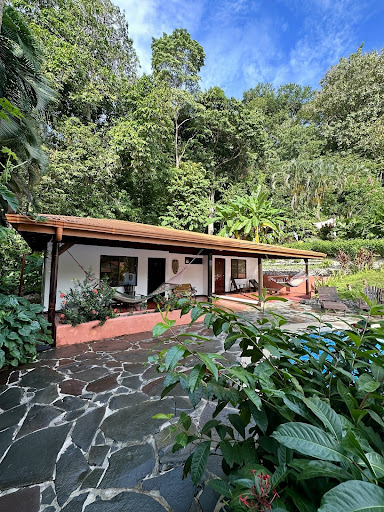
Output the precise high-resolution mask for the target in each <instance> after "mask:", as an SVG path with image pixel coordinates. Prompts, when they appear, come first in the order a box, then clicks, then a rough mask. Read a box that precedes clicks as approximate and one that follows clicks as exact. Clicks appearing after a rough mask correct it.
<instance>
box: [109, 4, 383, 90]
mask: <svg viewBox="0 0 384 512" xmlns="http://www.w3.org/2000/svg"><path fill="white" fill-rule="evenodd" d="M115 2H116V3H117V4H118V5H119V6H120V7H121V8H123V9H124V10H125V12H126V18H127V20H128V23H129V32H130V36H131V37H132V38H133V41H134V47H135V48H136V51H137V53H138V56H139V59H140V63H141V66H142V70H143V71H144V72H150V70H151V42H152V37H161V35H162V33H163V32H167V33H168V34H169V33H171V32H172V31H173V30H174V29H175V28H186V29H187V30H188V31H189V32H190V34H191V36H192V37H193V38H194V39H197V41H198V42H199V43H200V44H201V45H202V46H203V48H204V50H205V53H206V56H207V57H206V65H205V67H204V68H203V70H202V73H201V75H202V86H203V88H208V87H211V86H214V85H218V86H220V87H222V88H223V89H224V90H225V92H226V93H227V94H229V95H236V96H238V97H241V94H242V92H243V91H245V90H247V89H249V88H250V87H253V86H255V85H256V83H257V82H259V81H269V82H272V83H274V84H275V85H280V84H282V83H287V82H297V83H301V84H302V85H308V84H309V85H312V86H316V85H317V83H318V81H319V80H320V79H321V78H322V77H323V76H324V74H325V72H326V71H327V69H328V68H329V67H330V66H331V65H333V64H336V63H337V62H338V61H339V59H340V58H341V57H342V56H347V55H349V53H351V52H352V51H355V50H356V49H357V47H358V46H359V45H360V43H361V41H358V40H356V27H357V24H358V23H361V22H362V21H364V20H365V19H366V18H367V17H368V16H369V15H371V16H372V12H374V9H373V8H369V7H372V5H373V4H374V2H375V0H305V1H303V0H275V1H274V2H271V3H269V2H265V1H262V0H194V1H188V0H115Z"/></svg>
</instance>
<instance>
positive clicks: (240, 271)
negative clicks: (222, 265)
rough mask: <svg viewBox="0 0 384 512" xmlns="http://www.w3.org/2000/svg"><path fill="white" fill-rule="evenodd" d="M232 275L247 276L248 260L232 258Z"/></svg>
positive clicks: (236, 276) (238, 277)
mask: <svg viewBox="0 0 384 512" xmlns="http://www.w3.org/2000/svg"><path fill="white" fill-rule="evenodd" d="M231 277H233V278H234V279H245V278H246V277H247V262H246V261H245V260H231Z"/></svg>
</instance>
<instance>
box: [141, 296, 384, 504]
mask: <svg viewBox="0 0 384 512" xmlns="http://www.w3.org/2000/svg"><path fill="white" fill-rule="evenodd" d="M266 300H269V299H265V301H266ZM189 310H190V306H188V305H187V304H185V305H184V307H183V309H182V314H185V313H187V312H188V311H189ZM370 314H371V315H376V317H375V318H377V317H378V315H382V314H384V311H383V310H382V309H380V307H379V306H372V307H371V311H370ZM191 315H192V320H193V321H195V320H197V319H198V318H199V317H201V316H204V323H205V326H206V327H207V328H209V329H212V331H213V334H214V335H215V336H221V337H222V336H224V337H225V343H224V347H225V350H227V351H228V350H230V349H231V348H232V347H233V346H234V345H235V344H236V345H237V346H238V349H239V352H240V354H241V356H242V357H243V358H244V359H243V361H246V362H244V364H243V365H241V364H240V362H235V363H233V362H232V361H233V354H232V355H229V357H228V358H226V357H224V356H222V355H218V354H216V353H214V352H209V344H210V338H208V337H204V338H203V337H202V336H198V335H194V334H190V335H188V336H185V337H183V338H181V337H179V338H177V344H176V345H174V346H172V347H171V348H170V349H168V350H166V349H165V350H163V351H162V352H161V353H160V354H158V355H154V356H151V357H150V361H155V362H157V363H158V371H159V372H165V373H167V376H166V379H165V382H164V386H165V390H164V391H163V395H165V394H166V393H168V392H170V391H171V390H172V389H173V387H174V386H176V385H177V384H178V383H180V385H181V386H182V388H183V389H184V390H186V391H187V392H188V393H189V397H190V400H191V402H192V404H193V405H194V406H196V405H197V404H198V403H199V401H200V400H201V399H202V398H205V399H206V400H208V401H210V402H211V403H212V404H213V405H214V413H213V417H212V419H209V420H208V421H207V422H206V423H205V424H204V425H201V426H200V427H199V428H198V431H197V432H196V430H194V429H191V426H192V417H191V416H189V415H188V414H187V413H185V412H184V413H181V415H180V417H179V419H178V421H177V423H176V424H174V426H173V427H172V430H173V431H174V432H178V434H177V435H176V437H175V445H174V447H173V449H174V451H177V450H180V449H182V448H184V447H186V446H188V445H190V446H191V448H192V449H193V453H192V454H191V455H190V456H189V457H188V459H187V461H186V463H185V466H184V474H185V475H186V474H188V473H190V474H191V477H192V480H193V482H194V483H195V484H197V483H198V482H199V481H200V480H201V478H202V476H203V474H204V472H205V468H206V465H207V462H208V459H209V457H211V456H212V457H217V456H218V455H220V454H221V455H222V470H223V472H224V475H225V477H223V478H220V479H215V480H212V481H211V482H209V485H210V486H211V487H213V489H215V490H216V491H217V492H218V493H219V494H220V495H222V496H224V501H225V502H226V503H227V504H228V506H229V510H233V511H239V512H240V511H246V510H263V511H268V510H276V511H277V510H278V511H279V512H284V511H285V512H287V511H288V512H316V511H318V512H340V511H342V510H348V511H357V510H367V511H368V510H378V511H379V510H383V508H384V505H383V504H384V430H383V427H384V420H383V417H384V407H383V391H384V384H383V382H384V369H383V364H384V356H383V350H384V321H378V322H377V325H378V326H377V327H373V326H370V324H369V323H368V322H367V321H361V322H360V323H359V324H357V325H356V326H351V328H350V329H348V330H345V331H343V332H331V333H329V334H321V333H320V330H319V328H318V327H312V328H309V329H308V330H307V331H306V332H305V333H303V334H299V335H298V334H293V333H291V332H288V331H285V330H284V329H283V324H284V321H283V320H282V319H279V320H276V321H273V320H272V321H271V320H270V319H269V322H267V321H266V319H265V318H260V320H257V321H255V322H252V321H250V320H249V319H247V318H245V317H244V316H240V315H238V314H236V313H235V312H233V311H231V310H230V309H227V308H225V309H224V308H220V307H216V306H215V305H212V304H209V303H200V304H197V305H195V306H194V307H193V309H192V311H191ZM170 324H171V322H170V321H169V320H168V322H167V319H166V318H165V322H164V323H162V324H158V326H156V328H155V329H154V331H155V332H156V333H157V334H158V335H160V334H162V333H163V332H165V330H166V329H167V327H169V325H170ZM319 326H320V323H319ZM200 332H201V330H200ZM193 341H195V342H196V344H197V346H198V345H199V344H201V343H204V347H203V349H204V350H203V351H201V352H200V351H199V350H198V349H197V350H195V349H194V347H196V345H193ZM191 363H192V364H191ZM227 405H229V406H230V409H231V410H230V412H226V411H225V409H224V408H225V407H226V406H227ZM220 412H221V415H220V416H218V414H219V413H220ZM164 416H165V415H163V416H159V418H161V417H163V418H164ZM223 416H224V417H223ZM219 418H220V419H219Z"/></svg>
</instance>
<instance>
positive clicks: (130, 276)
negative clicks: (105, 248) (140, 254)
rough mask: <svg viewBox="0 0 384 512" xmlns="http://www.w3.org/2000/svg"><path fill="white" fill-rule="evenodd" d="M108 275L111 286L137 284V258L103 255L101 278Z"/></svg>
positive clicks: (101, 259) (101, 258)
mask: <svg viewBox="0 0 384 512" xmlns="http://www.w3.org/2000/svg"><path fill="white" fill-rule="evenodd" d="M103 277H108V279H109V283H110V285H111V286H127V285H131V286H136V285H137V258H133V257H131V256H101V257H100V278H101V279H102V278H103Z"/></svg>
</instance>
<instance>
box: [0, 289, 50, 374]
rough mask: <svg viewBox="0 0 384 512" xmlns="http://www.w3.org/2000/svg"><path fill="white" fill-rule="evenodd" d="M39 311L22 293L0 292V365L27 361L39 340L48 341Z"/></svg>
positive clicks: (39, 308)
mask: <svg viewBox="0 0 384 512" xmlns="http://www.w3.org/2000/svg"><path fill="white" fill-rule="evenodd" d="M42 311H43V307H42V306H40V305H39V304H31V303H30V302H28V301H27V300H26V299H23V298H22V297H16V296H15V295H3V294H0V368H2V367H3V366H8V365H9V366H17V365H18V364H21V363H27V362H28V361H31V360H33V359H34V358H35V357H36V346H37V345H38V344H39V343H52V338H51V334H50V332H49V330H48V326H49V323H48V322H47V321H46V319H45V318H44V316H43V315H42Z"/></svg>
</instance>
